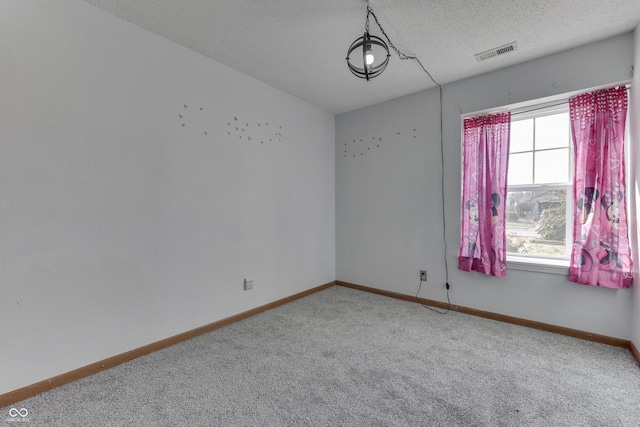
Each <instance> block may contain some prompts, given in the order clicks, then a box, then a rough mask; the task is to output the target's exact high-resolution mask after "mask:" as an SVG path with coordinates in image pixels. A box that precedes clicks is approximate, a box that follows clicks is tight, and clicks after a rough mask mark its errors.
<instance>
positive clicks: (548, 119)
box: [536, 113, 569, 150]
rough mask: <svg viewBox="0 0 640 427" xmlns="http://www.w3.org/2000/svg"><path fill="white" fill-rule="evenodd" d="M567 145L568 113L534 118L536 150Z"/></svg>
mask: <svg viewBox="0 0 640 427" xmlns="http://www.w3.org/2000/svg"><path fill="white" fill-rule="evenodd" d="M568 146H569V113H562V114H554V115H553V116H543V117H538V118H536V150H543V149H545V148H557V147H568Z"/></svg>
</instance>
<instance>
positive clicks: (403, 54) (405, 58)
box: [365, 2, 442, 89]
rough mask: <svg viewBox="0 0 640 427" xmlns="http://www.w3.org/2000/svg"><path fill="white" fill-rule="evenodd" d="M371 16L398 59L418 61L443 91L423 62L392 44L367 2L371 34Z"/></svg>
mask: <svg viewBox="0 0 640 427" xmlns="http://www.w3.org/2000/svg"><path fill="white" fill-rule="evenodd" d="M369 15H371V16H373V19H374V20H375V21H376V24H378V28H380V31H381V32H382V34H383V35H384V38H385V39H387V43H389V46H391V49H393V51H394V52H395V53H396V55H398V58H400V59H401V60H403V61H404V60H407V59H412V60H414V61H416V62H417V63H418V64H419V65H420V68H422V70H423V71H424V72H425V73H427V75H428V76H429V78H430V79H431V81H432V82H434V83H435V84H436V86H438V87H439V88H440V89H442V86H441V85H440V83H438V82H437V81H436V79H434V78H433V76H432V75H431V73H430V72H429V71H428V70H427V69H426V68H425V66H424V65H422V62H420V59H419V58H418V57H417V56H415V55H407V54H406V53H403V52H401V51H400V50H399V49H398V48H397V47H396V46H395V45H394V44H393V43H392V42H391V39H390V38H389V36H388V35H387V33H386V31H385V30H384V28H382V25H380V21H378V17H377V16H376V14H375V13H374V12H373V9H372V8H371V6H370V5H369V2H367V23H366V26H365V27H366V30H367V32H369Z"/></svg>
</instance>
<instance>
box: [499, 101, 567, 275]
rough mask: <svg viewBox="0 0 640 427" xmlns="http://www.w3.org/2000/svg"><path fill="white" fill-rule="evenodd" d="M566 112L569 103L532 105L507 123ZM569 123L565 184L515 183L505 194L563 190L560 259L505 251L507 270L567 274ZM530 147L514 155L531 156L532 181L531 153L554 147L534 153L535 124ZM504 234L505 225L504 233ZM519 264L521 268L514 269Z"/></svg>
mask: <svg viewBox="0 0 640 427" xmlns="http://www.w3.org/2000/svg"><path fill="white" fill-rule="evenodd" d="M563 113H567V114H568V113H569V102H568V100H564V101H562V102H557V103H555V104H554V105H551V106H549V105H545V104H532V105H530V106H529V107H528V108H527V109H526V110H524V111H521V112H517V111H516V112H513V113H512V115H511V122H512V123H513V122H517V121H522V120H529V119H534V120H535V119H536V118H540V117H546V116H552V115H557V114H563ZM570 126H571V124H570V123H569V135H568V137H569V144H568V147H567V148H568V158H569V159H568V165H567V167H568V172H569V176H568V179H567V181H566V182H563V183H549V184H533V183H531V184H515V185H509V183H508V182H507V194H508V193H509V192H510V191H553V190H563V191H566V197H567V202H566V213H565V223H566V225H565V251H564V254H563V255H562V256H545V255H544V254H521V253H514V252H507V253H506V256H507V267H508V268H509V267H511V268H513V269H516V270H517V269H526V270H531V269H534V270H536V271H543V272H550V273H558V271H557V270H558V268H560V269H561V272H560V274H567V273H568V271H567V268H568V267H569V260H570V257H571V247H572V244H573V176H574V170H575V167H574V160H573V159H574V155H573V141H572V139H571V128H570ZM533 132H534V135H533V146H532V148H531V150H526V151H518V152H515V153H513V154H518V153H527V152H531V153H533V156H532V162H533V165H532V169H533V173H534V177H533V178H534V179H535V153H536V152H544V151H549V150H554V149H556V148H543V149H540V150H536V146H535V121H534V125H533ZM511 154H512V153H511V150H509V156H511ZM506 232H507V228H506V223H505V233H506ZM520 265H522V266H523V267H525V268H518V267H519V266H520Z"/></svg>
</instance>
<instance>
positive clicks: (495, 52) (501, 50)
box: [474, 42, 518, 62]
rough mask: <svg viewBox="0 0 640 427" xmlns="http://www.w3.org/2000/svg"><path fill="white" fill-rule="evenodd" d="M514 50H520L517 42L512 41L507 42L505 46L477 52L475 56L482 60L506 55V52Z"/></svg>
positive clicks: (477, 59) (479, 60)
mask: <svg viewBox="0 0 640 427" xmlns="http://www.w3.org/2000/svg"><path fill="white" fill-rule="evenodd" d="M514 50H518V43H517V42H511V43H508V44H505V45H504V46H500V47H496V48H493V49H489V50H486V51H484V52H481V53H476V54H475V55H474V56H475V57H476V61H478V62H482V61H486V60H487V59H490V58H493V57H496V56H500V55H504V54H505V53H509V52H513V51H514Z"/></svg>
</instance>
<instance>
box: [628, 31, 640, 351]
mask: <svg viewBox="0 0 640 427" xmlns="http://www.w3.org/2000/svg"><path fill="white" fill-rule="evenodd" d="M634 46H635V49H634V52H635V65H634V70H635V72H634V76H633V83H632V84H631V105H630V108H629V125H630V134H631V141H632V144H631V146H630V147H629V148H630V150H629V151H630V153H629V155H628V158H630V159H631V162H630V163H631V164H630V165H629V166H630V167H629V169H630V170H629V173H630V177H629V181H630V182H631V185H630V188H628V189H627V191H628V192H629V195H630V197H631V199H632V201H633V202H634V203H632V204H631V215H630V216H629V219H630V222H631V224H630V225H631V229H632V230H633V231H634V232H633V233H632V235H631V236H630V237H631V241H632V247H633V248H635V249H636V250H635V251H634V253H633V254H632V255H633V262H634V276H633V283H634V285H633V304H632V311H633V317H632V335H631V341H633V343H634V344H635V346H636V347H637V348H640V275H639V274H638V270H639V269H640V256H639V255H638V252H639V250H638V247H639V245H638V242H639V241H640V224H638V217H639V216H640V212H639V211H638V203H640V26H639V27H637V28H636V31H635V45H634Z"/></svg>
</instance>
